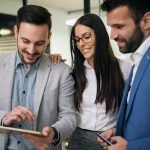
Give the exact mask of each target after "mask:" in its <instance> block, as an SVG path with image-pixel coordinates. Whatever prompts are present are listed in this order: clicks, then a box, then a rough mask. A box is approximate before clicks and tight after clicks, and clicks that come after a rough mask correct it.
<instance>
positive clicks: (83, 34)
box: [75, 32, 94, 38]
mask: <svg viewBox="0 0 150 150" xmlns="http://www.w3.org/2000/svg"><path fill="white" fill-rule="evenodd" d="M86 34H94V33H93V32H85V33H83V34H82V35H81V37H82V36H84V35H86ZM75 37H78V38H80V37H79V36H76V35H75Z"/></svg>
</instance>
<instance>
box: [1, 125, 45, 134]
mask: <svg viewBox="0 0 150 150" xmlns="http://www.w3.org/2000/svg"><path fill="white" fill-rule="evenodd" d="M0 132H16V133H20V134H23V133H26V134H32V135H36V136H42V133H41V132H38V131H33V130H26V129H18V128H12V127H5V126H0Z"/></svg>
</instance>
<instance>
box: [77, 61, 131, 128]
mask: <svg viewBox="0 0 150 150" xmlns="http://www.w3.org/2000/svg"><path fill="white" fill-rule="evenodd" d="M119 62H120V67H121V68H122V71H123V72H124V74H125V76H124V78H125V79H126V78H127V76H128V72H129V71H128V70H129V69H128V68H129V66H128V67H127V66H126V65H125V64H126V63H125V61H122V60H119ZM84 66H85V73H86V78H87V86H86V88H85V90H84V92H83V101H82V102H81V110H80V113H79V122H78V127H80V128H82V129H88V130H92V131H100V130H101V131H105V130H107V129H110V128H113V127H115V125H116V114H112V113H107V114H106V105H105V102H104V103H102V104H95V99H96V91H97V82H96V75H95V71H94V69H93V68H92V66H90V65H89V64H88V62H87V60H85V62H84Z"/></svg>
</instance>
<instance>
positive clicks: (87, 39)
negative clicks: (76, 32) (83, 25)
mask: <svg viewBox="0 0 150 150" xmlns="http://www.w3.org/2000/svg"><path fill="white" fill-rule="evenodd" d="M93 34H94V33H92V32H86V33H84V34H83V35H82V37H81V38H79V37H77V36H75V37H74V43H75V44H76V45H77V46H78V45H79V44H80V40H82V41H83V42H84V43H85V44H87V43H90V42H91V41H92V35H93Z"/></svg>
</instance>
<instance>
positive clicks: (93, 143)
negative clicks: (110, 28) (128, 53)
mask: <svg viewBox="0 0 150 150" xmlns="http://www.w3.org/2000/svg"><path fill="white" fill-rule="evenodd" d="M71 53H72V59H73V72H74V78H75V99H74V102H75V107H76V109H77V111H78V115H79V120H78V127H77V129H76V130H75V132H74V133H73V135H72V136H71V138H70V140H69V146H68V148H69V150H101V149H103V148H102V146H100V144H99V143H98V142H97V135H96V133H97V132H100V133H101V132H103V131H105V134H106V135H107V134H108V135H109V134H112V130H109V129H111V128H113V127H115V125H116V113H117V111H118V108H119V105H120V102H121V97H122V93H123V88H124V79H123V75H122V71H125V70H126V68H124V66H122V71H121V69H120V64H119V62H118V60H117V58H116V57H115V56H114V54H113V51H112V48H111V45H110V41H109V36H108V33H107V31H106V28H105V26H104V24H103V22H102V20H101V19H100V17H99V16H97V15H95V14H86V15H84V16H82V17H80V18H79V19H78V20H77V21H76V23H75V25H74V26H73V28H72V31H71ZM121 64H123V63H121Z"/></svg>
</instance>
